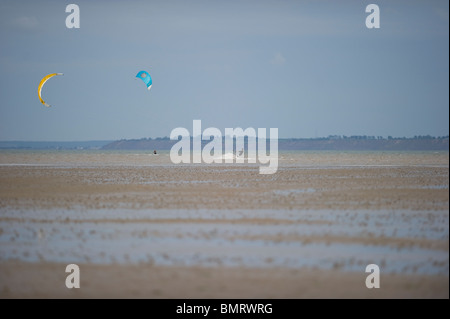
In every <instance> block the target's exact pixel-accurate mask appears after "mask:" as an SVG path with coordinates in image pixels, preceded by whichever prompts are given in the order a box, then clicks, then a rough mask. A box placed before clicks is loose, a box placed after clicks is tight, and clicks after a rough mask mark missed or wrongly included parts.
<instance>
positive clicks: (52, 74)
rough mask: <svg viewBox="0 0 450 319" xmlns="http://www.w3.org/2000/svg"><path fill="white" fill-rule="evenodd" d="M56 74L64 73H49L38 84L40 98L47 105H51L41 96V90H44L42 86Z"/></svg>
mask: <svg viewBox="0 0 450 319" xmlns="http://www.w3.org/2000/svg"><path fill="white" fill-rule="evenodd" d="M55 75H63V74H62V73H51V74H48V75H46V76H44V77H43V78H42V80H41V82H40V83H39V86H38V96H39V100H40V101H41V103H42V104H44V105H45V106H46V107H50V106H51V105H50V104H47V103H45V101H44V100H43V99H42V96H41V91H42V87H43V86H44V84H45V82H47V81H48V80H49V79H50V78H52V77H54V76H55Z"/></svg>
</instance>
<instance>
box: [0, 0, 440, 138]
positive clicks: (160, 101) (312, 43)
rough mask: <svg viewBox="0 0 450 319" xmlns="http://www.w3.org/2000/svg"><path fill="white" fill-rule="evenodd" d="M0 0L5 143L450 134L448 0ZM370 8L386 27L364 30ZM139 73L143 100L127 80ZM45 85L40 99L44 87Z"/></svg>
mask: <svg viewBox="0 0 450 319" xmlns="http://www.w3.org/2000/svg"><path fill="white" fill-rule="evenodd" d="M69 3H70V2H64V1H47V0H43V1H7V0H6V1H5V0H3V1H1V2H0V39H1V42H0V43H1V44H0V48H1V49H0V70H1V73H2V77H1V80H0V96H1V102H0V140H4V141H6V140H28V141H30V140H32V141H43V140H51V141H74V140H102V139H104V140H111V139H122V138H127V139H129V138H142V137H161V136H169V135H170V132H171V130H172V129H174V128H176V127H186V128H188V129H189V131H191V132H192V120H194V119H200V120H202V126H203V129H204V128H206V127H209V126H213V127H217V128H219V129H220V130H221V131H222V132H224V129H225V128H226V127H238V126H239V127H243V128H247V127H254V128H258V127H265V128H269V127H277V128H278V131H279V136H280V137H315V136H328V135H334V134H339V135H376V136H378V135H381V136H385V137H387V136H388V135H391V136H414V135H427V134H430V135H435V136H442V135H448V134H449V91H448V86H449V42H448V37H449V34H448V33H449V3H448V1H443V0H442V1H395V0H391V1H374V0H372V1H357V0H354V1H320V0H319V1H264V0H263V1H126V2H125V1H76V0H74V1H73V2H72V3H76V4H78V5H79V7H80V24H81V28H80V29H67V28H66V26H65V20H66V17H67V15H68V13H66V12H65V8H66V5H67V4H69ZM370 3H376V4H378V6H379V8H380V12H381V28H380V29H367V28H366V26H365V19H366V16H367V15H368V13H366V12H365V8H366V6H367V5H368V4H370ZM140 70H147V71H148V72H149V73H150V74H151V75H152V78H153V87H152V90H151V91H150V92H148V91H147V90H146V88H145V85H144V83H143V82H142V81H140V80H139V79H136V78H135V75H136V74H137V72H138V71H140ZM54 72H62V73H64V76H62V77H57V78H53V79H51V80H50V81H49V82H47V84H46V85H45V87H44V89H43V97H44V100H46V101H47V102H48V103H49V104H51V105H52V107H51V108H46V107H44V106H43V105H42V104H41V103H40V102H39V99H38V96H37V86H38V84H39V81H40V79H41V78H42V77H43V76H45V75H46V74H49V73H54Z"/></svg>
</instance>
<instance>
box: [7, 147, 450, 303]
mask: <svg viewBox="0 0 450 319" xmlns="http://www.w3.org/2000/svg"><path fill="white" fill-rule="evenodd" d="M107 155H108V156H105V154H103V153H89V152H87V153H55V154H49V153H39V152H38V153H32V152H31V153H29V152H11V153H3V154H1V156H0V296H1V297H8V298H16V297H18V298H21V297H26V298H29V297H64V298H65V297H67V298H71V297H105V298H108V297H113V298H114V297H130V298H134V297H136V298H141V297H143V298H448V287H449V285H448V264H449V263H448V246H449V244H448V243H449V236H448V224H449V218H448V208H449V207H448V205H449V191H448V183H449V167H448V152H441V153H437V154H433V153H388V154H380V153H369V154H366V153H362V154H359V153H349V154H341V153H338V154H335V153H331V154H325V155H327V156H324V154H323V153H298V154H296V153H294V154H290V153H283V154H281V156H280V157H281V158H280V167H279V169H278V172H277V173H276V174H273V175H260V174H258V169H257V167H256V166H255V165H247V164H244V165H238V164H234V165H173V164H171V163H170V160H169V158H168V154H161V155H160V156H158V157H149V155H148V154H143V153H138V154H128V153H120V154H107ZM69 263H77V264H78V265H80V269H81V272H82V288H81V289H78V290H77V291H74V290H73V289H72V290H69V289H67V288H66V287H65V286H64V279H65V276H66V275H67V274H66V273H64V270H65V265H67V264H69ZM370 263H375V264H377V265H379V266H380V272H381V288H380V289H367V288H366V287H365V277H366V276H367V274H366V273H365V272H364V271H365V266H366V265H367V264H370Z"/></svg>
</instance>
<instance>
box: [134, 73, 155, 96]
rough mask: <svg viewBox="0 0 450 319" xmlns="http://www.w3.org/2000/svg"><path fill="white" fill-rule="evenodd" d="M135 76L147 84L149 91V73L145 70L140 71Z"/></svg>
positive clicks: (150, 84)
mask: <svg viewBox="0 0 450 319" xmlns="http://www.w3.org/2000/svg"><path fill="white" fill-rule="evenodd" d="M136 77H137V78H140V79H141V80H142V81H144V83H145V85H147V89H148V90H149V91H150V89H151V88H152V78H151V76H150V74H148V72H147V71H140V72H139V73H138V74H137V75H136Z"/></svg>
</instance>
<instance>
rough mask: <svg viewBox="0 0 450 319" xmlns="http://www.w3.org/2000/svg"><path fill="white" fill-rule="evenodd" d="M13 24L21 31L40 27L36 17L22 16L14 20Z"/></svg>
mask: <svg viewBox="0 0 450 319" xmlns="http://www.w3.org/2000/svg"><path fill="white" fill-rule="evenodd" d="M11 24H12V25H13V26H14V27H16V28H19V29H24V30H32V29H35V28H37V27H38V25H39V21H38V19H37V18H36V17H25V16H22V17H19V18H16V19H14V20H12V23H11Z"/></svg>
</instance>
